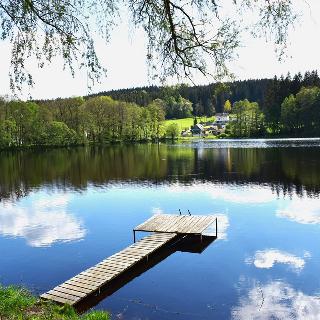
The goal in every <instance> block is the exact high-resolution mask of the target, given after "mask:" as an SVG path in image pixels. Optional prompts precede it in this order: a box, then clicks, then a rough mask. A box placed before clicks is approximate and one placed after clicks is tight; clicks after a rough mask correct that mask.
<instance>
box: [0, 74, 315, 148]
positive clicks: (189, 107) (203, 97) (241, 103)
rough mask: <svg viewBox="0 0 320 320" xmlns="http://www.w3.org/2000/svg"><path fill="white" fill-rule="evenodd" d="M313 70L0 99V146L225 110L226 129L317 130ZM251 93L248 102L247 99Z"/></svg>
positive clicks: (95, 135) (154, 133)
mask: <svg viewBox="0 0 320 320" xmlns="http://www.w3.org/2000/svg"><path fill="white" fill-rule="evenodd" d="M319 88H320V78H319V76H318V73H317V72H316V71H312V72H307V73H306V74H305V75H304V76H302V75H301V74H297V75H295V76H294V77H291V76H290V75H289V74H288V75H287V76H286V77H280V78H277V77H275V78H274V79H269V80H268V79H263V80H248V81H237V82H233V83H217V84H214V85H209V86H198V87H188V86H186V85H180V86H172V87H161V88H160V87H150V88H141V89H136V90H129V89H127V90H118V91H113V92H109V93H108V94H110V95H111V97H110V96H102V95H96V96H93V97H85V98H82V97H74V98H68V99H55V100H49V101H28V102H23V101H6V100H4V99H2V100H0V148H8V147H21V146H31V145H39V146H45V145H54V146H60V145H79V144H85V143H106V142H112V141H155V140H159V139H160V138H163V137H170V138H172V139H173V138H176V137H177V136H179V134H180V128H179V126H178V125H176V124H174V123H172V124H171V125H169V126H165V125H164V120H165V119H166V118H167V119H176V118H186V117H192V116H198V115H207V116H212V115H214V114H215V113H216V112H220V111H225V112H228V113H231V120H232V121H231V122H230V124H229V125H228V126H227V128H226V132H225V134H226V135H227V136H228V135H230V136H233V137H262V136H318V135H320V89H319ZM250 101H251V102H250Z"/></svg>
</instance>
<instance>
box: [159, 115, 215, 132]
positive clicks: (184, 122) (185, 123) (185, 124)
mask: <svg viewBox="0 0 320 320" xmlns="http://www.w3.org/2000/svg"><path fill="white" fill-rule="evenodd" d="M193 119H194V118H183V119H170V120H165V122H164V125H165V126H166V127H167V126H168V125H170V124H171V123H177V124H178V125H179V127H180V130H181V131H182V130H184V129H189V128H190V127H191V126H192V125H193ZM197 120H198V123H200V122H201V121H204V122H207V121H213V120H214V117H197Z"/></svg>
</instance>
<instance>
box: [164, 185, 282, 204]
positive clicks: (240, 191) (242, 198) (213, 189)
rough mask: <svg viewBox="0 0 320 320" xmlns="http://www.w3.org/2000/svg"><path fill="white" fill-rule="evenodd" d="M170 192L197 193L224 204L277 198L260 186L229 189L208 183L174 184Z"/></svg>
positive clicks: (255, 202)
mask: <svg viewBox="0 0 320 320" xmlns="http://www.w3.org/2000/svg"><path fill="white" fill-rule="evenodd" d="M168 188H169V189H170V191H172V192H192V193H195V192H198V193H204V194H209V196H211V197H212V198H213V199H218V200H219V199H220V200H223V201H226V202H233V203H247V204H258V203H268V202H271V201H274V200H276V198H277V196H276V195H275V194H273V193H272V190H271V189H270V188H267V187H261V186H254V187H253V186H241V187H230V186H226V185H212V184H209V183H201V184H193V185H191V186H183V185H179V184H174V185H171V186H169V187H168Z"/></svg>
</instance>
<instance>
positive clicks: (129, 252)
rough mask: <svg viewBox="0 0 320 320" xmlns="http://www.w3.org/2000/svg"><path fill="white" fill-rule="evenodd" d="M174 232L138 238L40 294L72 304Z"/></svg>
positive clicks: (112, 277) (164, 242)
mask: <svg viewBox="0 0 320 320" xmlns="http://www.w3.org/2000/svg"><path fill="white" fill-rule="evenodd" d="M175 237H176V234H174V233H171V234H157V233H153V234H151V235H148V236H147V237H145V238H143V239H141V240H139V241H138V242H136V243H135V244H134V245H131V246H129V247H128V248H125V249H124V250H123V251H120V252H118V253H116V254H114V255H112V256H110V257H109V258H106V259H104V260H103V261H102V262H100V263H98V264H96V265H95V266H93V267H91V268H89V269H87V270H84V271H82V272H81V273H79V274H78V275H76V276H74V277H73V278H71V279H69V280H67V281H65V282H64V283H62V284H61V285H59V286H57V287H55V288H54V289H52V290H50V291H48V292H46V293H44V294H42V295H41V298H43V299H47V300H53V301H56V302H58V303H63V304H69V305H75V304H77V303H79V302H80V301H81V300H82V299H84V298H85V297H87V296H89V295H90V294H92V293H94V292H96V291H97V290H99V288H100V287H102V286H105V285H107V284H108V282H109V281H111V280H113V279H115V278H116V277H118V276H120V275H121V274H123V273H124V272H125V271H127V270H129V269H130V268H131V267H133V266H134V265H135V264H137V263H138V262H140V261H142V260H143V259H145V258H146V257H147V256H148V255H150V254H151V253H153V252H155V251H156V250H157V249H159V248H161V247H162V246H164V245H165V244H166V243H168V242H169V241H171V240H172V239H173V238H175Z"/></svg>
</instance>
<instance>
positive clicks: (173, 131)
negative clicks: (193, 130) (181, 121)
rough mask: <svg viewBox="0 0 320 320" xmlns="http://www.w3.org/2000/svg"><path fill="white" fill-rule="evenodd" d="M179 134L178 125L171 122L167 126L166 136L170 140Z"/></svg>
mask: <svg viewBox="0 0 320 320" xmlns="http://www.w3.org/2000/svg"><path fill="white" fill-rule="evenodd" d="M179 135H180V129H179V125H178V124H177V123H171V124H169V125H168V126H167V129H166V136H167V137H169V138H171V140H174V139H177V138H178V137H179Z"/></svg>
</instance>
